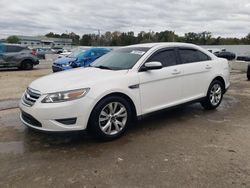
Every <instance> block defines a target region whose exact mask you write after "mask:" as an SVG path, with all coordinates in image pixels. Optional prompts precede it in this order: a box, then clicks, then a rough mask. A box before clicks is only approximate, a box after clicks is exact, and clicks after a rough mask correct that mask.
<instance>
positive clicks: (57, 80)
mask: <svg viewBox="0 0 250 188" xmlns="http://www.w3.org/2000/svg"><path fill="white" fill-rule="evenodd" d="M127 72H128V71H127V70H119V71H113V70H106V69H99V68H94V67H88V68H76V69H72V70H68V71H63V72H58V73H53V74H50V75H48V76H44V77H41V78H39V79H37V80H35V81H33V82H32V83H31V84H30V85H29V87H30V88H32V89H35V90H38V91H40V92H41V93H42V94H46V93H54V92H58V91H67V90H74V89H79V88H89V87H91V86H92V85H96V84H98V83H105V81H109V80H110V79H117V78H118V77H122V76H124V75H125V74H126V73H127Z"/></svg>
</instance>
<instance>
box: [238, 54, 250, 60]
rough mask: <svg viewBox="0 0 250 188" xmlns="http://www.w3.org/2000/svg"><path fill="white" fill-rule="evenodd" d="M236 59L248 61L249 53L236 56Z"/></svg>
mask: <svg viewBox="0 0 250 188" xmlns="http://www.w3.org/2000/svg"><path fill="white" fill-rule="evenodd" d="M236 60H238V61H250V53H249V52H248V53H246V54H244V55H240V56H237V58H236Z"/></svg>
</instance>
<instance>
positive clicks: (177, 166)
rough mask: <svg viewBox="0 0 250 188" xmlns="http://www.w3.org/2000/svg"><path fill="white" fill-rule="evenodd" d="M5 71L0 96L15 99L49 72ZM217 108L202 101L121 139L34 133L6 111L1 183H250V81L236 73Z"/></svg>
mask: <svg viewBox="0 0 250 188" xmlns="http://www.w3.org/2000/svg"><path fill="white" fill-rule="evenodd" d="M48 67H49V64H46V63H45V64H44V65H40V67H38V68H37V69H36V70H34V71H2V72H0V77H1V80H0V84H1V86H2V87H1V88H2V89H1V92H0V99H1V100H5V99H16V98H19V97H20V95H21V93H22V92H23V91H24V90H25V88H26V86H27V85H28V83H29V82H30V81H31V80H33V79H35V78H36V77H39V76H42V75H45V74H48V73H50V72H51V70H50V69H48ZM231 81H232V85H231V87H230V90H229V91H228V93H227V94H226V95H225V96H224V100H223V103H222V104H221V106H220V107H219V108H218V109H217V110H215V111H204V110H203V109H202V108H201V107H200V105H199V104H193V105H189V106H186V107H180V108H176V109H173V110H168V111H166V112H161V113H159V114H157V115H154V116H151V117H148V118H147V119H145V120H143V121H140V122H138V123H137V124H136V125H134V126H133V127H132V128H131V129H130V130H129V131H128V132H127V134H126V135H125V136H124V137H122V138H120V139H119V140H116V141H113V142H107V143H100V142H97V141H95V140H94V139H92V138H91V137H89V136H88V135H86V134H85V133H72V134H43V133H37V132H33V131H28V130H27V129H26V128H24V127H23V126H22V125H21V123H20V121H19V118H18V115H19V110H18V109H17V108H13V109H9V110H0V187H212V188H216V187H218V188H221V187H225V188H229V187H250V123H249V122H250V115H249V114H250V107H249V106H250V82H249V81H246V76H245V74H242V73H240V72H234V73H233V74H232V75H231Z"/></svg>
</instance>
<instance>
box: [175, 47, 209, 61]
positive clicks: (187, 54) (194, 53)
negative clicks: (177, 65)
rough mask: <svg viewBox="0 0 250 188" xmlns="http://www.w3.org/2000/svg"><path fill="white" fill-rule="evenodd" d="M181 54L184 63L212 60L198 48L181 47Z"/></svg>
mask: <svg viewBox="0 0 250 188" xmlns="http://www.w3.org/2000/svg"><path fill="white" fill-rule="evenodd" d="M179 54H180V58H181V60H182V63H195V62H200V61H208V60H211V58H210V57H209V56H208V55H206V54H204V53H203V52H201V51H199V50H196V49H179Z"/></svg>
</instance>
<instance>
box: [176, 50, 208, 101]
mask: <svg viewBox="0 0 250 188" xmlns="http://www.w3.org/2000/svg"><path fill="white" fill-rule="evenodd" d="M178 55H179V58H180V61H181V63H182V64H181V65H180V66H179V70H180V71H181V74H180V76H181V82H182V86H181V88H182V91H181V95H182V102H188V101H192V100H195V99H198V98H201V97H204V96H205V95H206V92H207V88H208V86H209V84H210V83H209V82H210V80H211V74H212V70H213V64H212V60H211V58H210V57H209V56H208V55H206V54H205V53H203V52H201V51H199V50H197V49H192V48H178Z"/></svg>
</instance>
